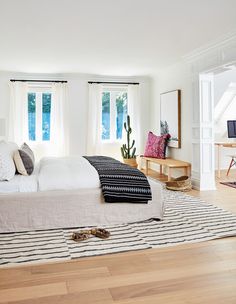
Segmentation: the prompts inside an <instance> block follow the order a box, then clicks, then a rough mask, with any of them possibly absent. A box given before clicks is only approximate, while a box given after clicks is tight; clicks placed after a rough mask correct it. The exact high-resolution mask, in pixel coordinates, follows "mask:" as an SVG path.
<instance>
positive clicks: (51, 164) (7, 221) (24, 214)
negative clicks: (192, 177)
mask: <svg viewBox="0 0 236 304" xmlns="http://www.w3.org/2000/svg"><path fill="white" fill-rule="evenodd" d="M14 178H15V181H12V186H11V187H8V189H7V187H6V186H4V187H5V189H7V190H8V191H7V192H8V193H7V192H6V191H5V193H3V192H1V194H0V232H15V231H31V230H41V229H55V228H70V227H83V226H94V225H95V226H104V225H113V224H121V223H129V222H137V221H143V220H147V219H150V218H156V219H161V218H162V217H163V211H164V205H163V199H162V187H161V186H160V185H159V184H158V183H156V182H154V181H153V180H149V182H150V186H151V189H152V201H149V202H148V204H133V203H105V202H104V199H103V196H102V192H101V188H100V182H99V177H98V174H97V171H96V170H95V169H94V168H93V167H92V166H91V165H90V164H89V163H88V161H87V160H85V159H84V158H82V157H67V158H44V159H42V161H41V163H40V166H39V170H38V172H35V173H34V174H33V175H32V176H31V178H30V177H25V178H22V176H15V177H14ZM27 178H29V180H30V181H29V180H27ZM18 182H20V186H19V184H18ZM13 185H15V186H14V187H13ZM29 185H31V186H29ZM1 187H2V185H1ZM0 189H2V188H0ZM10 190H16V191H12V193H10ZM31 190H32V191H31ZM37 190H38V191H37ZM16 192H17V193H16Z"/></svg>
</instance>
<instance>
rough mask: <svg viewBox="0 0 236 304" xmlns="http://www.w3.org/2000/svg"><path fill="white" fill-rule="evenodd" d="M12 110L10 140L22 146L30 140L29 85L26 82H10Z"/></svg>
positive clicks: (10, 114) (9, 125) (9, 121)
mask: <svg viewBox="0 0 236 304" xmlns="http://www.w3.org/2000/svg"><path fill="white" fill-rule="evenodd" d="M9 85H10V108H9V110H10V111H9V120H8V140H10V141H13V142H16V143H17V144H18V145H21V144H22V143H23V142H25V141H27V140H28V99H27V89H28V85H27V83H25V82H20V81H16V82H10V84H9Z"/></svg>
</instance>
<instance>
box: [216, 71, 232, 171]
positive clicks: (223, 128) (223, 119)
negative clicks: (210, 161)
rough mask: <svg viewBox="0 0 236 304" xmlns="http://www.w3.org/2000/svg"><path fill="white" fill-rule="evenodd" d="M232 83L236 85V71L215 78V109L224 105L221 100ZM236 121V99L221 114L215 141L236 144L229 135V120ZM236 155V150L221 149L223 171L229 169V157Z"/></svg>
mask: <svg viewBox="0 0 236 304" xmlns="http://www.w3.org/2000/svg"><path fill="white" fill-rule="evenodd" d="M231 83H235V84H236V70H229V71H226V72H224V73H221V74H217V75H215V77H214V104H215V109H217V107H220V106H221V105H222V102H223V100H221V98H222V96H223V94H224V93H225V91H226V90H227V88H228V87H229V85H230V84H231ZM230 119H236V97H234V98H233V99H232V102H231V103H230V104H229V105H228V106H227V108H226V109H224V111H222V112H221V115H220V117H219V118H218V119H217V121H215V141H218V142H228V141H230V142H234V141H235V142H236V139H234V138H230V139H229V138H228V134H227V120H230ZM215 154H216V157H215V166H216V168H217V166H218V165H217V162H218V159H217V151H216V149H215ZM230 154H236V149H234V148H222V149H221V166H220V167H221V169H227V168H228V166H229V162H230V158H229V156H228V155H230Z"/></svg>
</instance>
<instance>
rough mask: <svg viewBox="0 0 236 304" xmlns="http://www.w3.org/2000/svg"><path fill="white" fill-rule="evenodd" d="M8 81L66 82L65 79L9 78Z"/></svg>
mask: <svg viewBox="0 0 236 304" xmlns="http://www.w3.org/2000/svg"><path fill="white" fill-rule="evenodd" d="M10 81H12V82H15V81H22V82H62V83H67V81H66V80H42V79H39V80H38V79H10Z"/></svg>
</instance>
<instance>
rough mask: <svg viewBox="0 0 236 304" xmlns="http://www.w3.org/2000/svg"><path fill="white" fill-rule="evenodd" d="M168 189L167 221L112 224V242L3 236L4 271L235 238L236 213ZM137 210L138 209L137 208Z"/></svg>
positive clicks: (65, 233)
mask: <svg viewBox="0 0 236 304" xmlns="http://www.w3.org/2000/svg"><path fill="white" fill-rule="evenodd" d="M163 191H164V199H165V203H166V211H165V216H164V220H163V221H154V220H150V221H146V222H142V223H135V224H127V225H119V226H113V227H111V226H109V227H106V228H107V229H108V230H109V231H110V232H111V237H110V238H109V239H107V240H101V239H99V238H95V237H93V238H90V239H88V240H86V241H83V242H81V243H76V242H74V241H72V240H71V239H70V237H71V234H72V232H73V231H78V228H77V229H56V230H44V231H33V232H22V233H6V234H0V267H9V266H16V265H22V264H30V263H42V262H48V261H52V262H53V261H66V260H72V259H76V258H80V257H88V256H96V255H103V254H109V253H118V252H124V251H130V250H140V249H147V248H159V247H165V246H173V245H177V244H183V243H194V242H201V241H207V240H212V239H216V238H223V237H227V236H235V235H236V215H234V214H232V213H231V212H229V211H225V210H222V209H220V208H218V207H216V206H214V205H211V204H209V203H206V202H204V201H201V200H199V199H198V198H195V197H192V196H189V195H186V194H184V193H180V192H172V191H168V190H163ZM134 208H135V206H134Z"/></svg>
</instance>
